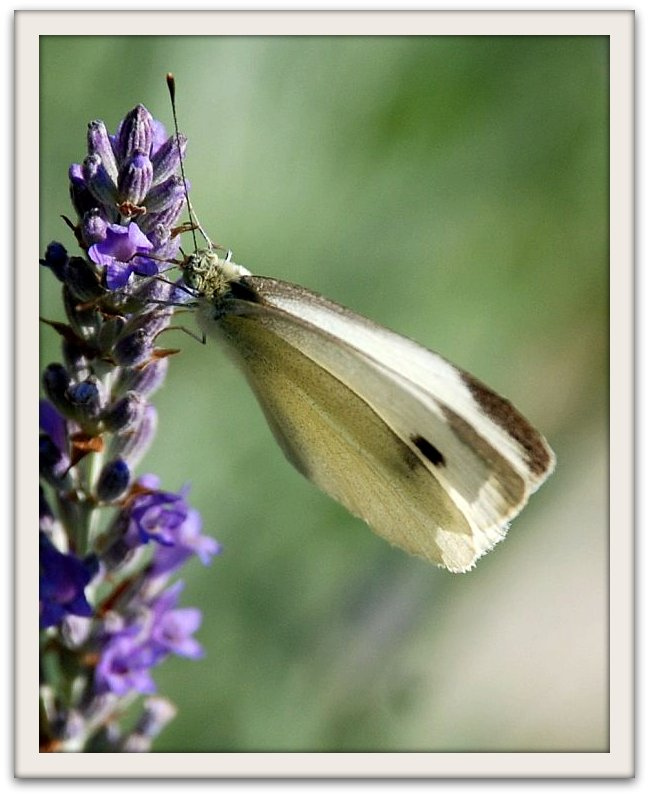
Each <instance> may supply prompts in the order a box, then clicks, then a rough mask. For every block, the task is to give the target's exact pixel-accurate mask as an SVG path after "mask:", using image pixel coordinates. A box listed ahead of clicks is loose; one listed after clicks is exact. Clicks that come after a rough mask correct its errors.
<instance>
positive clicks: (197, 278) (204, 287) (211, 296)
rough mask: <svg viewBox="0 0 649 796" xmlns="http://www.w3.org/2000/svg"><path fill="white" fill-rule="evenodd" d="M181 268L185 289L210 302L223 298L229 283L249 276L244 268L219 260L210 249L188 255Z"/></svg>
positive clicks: (228, 261) (248, 272)
mask: <svg viewBox="0 0 649 796" xmlns="http://www.w3.org/2000/svg"><path fill="white" fill-rule="evenodd" d="M181 267H182V272H183V280H184V282H185V284H186V285H187V287H188V288H190V290H192V291H193V292H194V293H195V294H196V295H197V296H199V297H200V298H206V299H208V300H210V301H214V300H215V299H219V298H220V297H221V296H223V295H224V294H225V293H226V292H227V290H228V288H229V285H230V283H231V282H235V281H236V280H238V279H240V278H241V277H242V276H250V271H248V270H247V269H246V268H244V267H243V266H241V265H237V264H236V263H233V262H231V261H230V260H227V259H226V260H224V259H221V258H220V257H219V256H218V255H217V254H216V252H215V251H214V250H212V249H204V250H202V251H196V252H194V253H193V254H190V255H189V256H188V257H187V258H186V260H185V262H184V263H183V265H182V266H181Z"/></svg>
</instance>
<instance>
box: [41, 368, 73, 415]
mask: <svg viewBox="0 0 649 796" xmlns="http://www.w3.org/2000/svg"><path fill="white" fill-rule="evenodd" d="M70 382H71V379H70V374H69V373H68V371H67V370H66V368H65V367H64V366H63V365H61V364H60V363H59V362H52V363H51V364H50V365H48V366H47V367H46V368H45V370H44V371H43V389H44V390H45V394H46V395H47V397H48V398H49V399H50V401H51V402H52V403H53V404H54V406H56V408H57V409H60V410H61V411H62V412H63V413H64V414H66V413H67V412H69V411H70V402H69V400H68V395H67V391H68V387H69V386H70Z"/></svg>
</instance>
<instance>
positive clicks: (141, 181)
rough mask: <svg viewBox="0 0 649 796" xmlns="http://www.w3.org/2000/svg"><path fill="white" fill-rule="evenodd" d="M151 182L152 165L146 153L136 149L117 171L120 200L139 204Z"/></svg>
mask: <svg viewBox="0 0 649 796" xmlns="http://www.w3.org/2000/svg"><path fill="white" fill-rule="evenodd" d="M152 182H153V166H152V165H151V161H150V160H149V157H148V155H146V154H145V153H144V152H141V151H139V150H136V151H135V152H134V153H133V155H132V156H131V157H130V158H129V159H128V160H127V161H126V162H125V163H124V165H123V166H122V168H121V169H120V173H119V183H118V186H119V196H120V199H121V200H122V201H125V202H131V203H132V204H134V205H140V204H141V203H142V201H143V200H144V197H145V196H146V195H147V193H148V191H149V188H150V187H151V183H152Z"/></svg>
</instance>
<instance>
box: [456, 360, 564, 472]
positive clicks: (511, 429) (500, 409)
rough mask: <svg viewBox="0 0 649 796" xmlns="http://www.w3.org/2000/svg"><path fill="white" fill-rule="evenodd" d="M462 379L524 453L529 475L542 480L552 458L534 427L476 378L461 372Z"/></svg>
mask: <svg viewBox="0 0 649 796" xmlns="http://www.w3.org/2000/svg"><path fill="white" fill-rule="evenodd" d="M462 379H463V380H464V383H465V384H466V385H467V387H468V388H469V390H470V391H471V395H472V396H473V398H474V399H475V400H476V401H477V402H478V404H480V407H481V408H482V409H483V410H484V412H485V414H486V415H488V417H490V418H491V420H493V421H494V423H497V424H498V425H499V426H500V427H501V428H502V429H504V430H505V431H506V432H507V433H508V434H510V435H511V436H512V437H513V438H514V439H515V440H516V442H518V444H519V445H520V446H521V447H522V448H523V449H524V450H525V452H526V454H527V456H526V460H527V465H528V466H529V468H530V471H531V472H532V473H534V475H537V476H541V475H543V474H544V473H547V472H548V471H549V470H551V469H552V466H553V463H554V457H553V455H552V452H551V450H550V448H549V447H548V444H547V442H546V441H545V440H544V439H543V437H542V436H541V434H540V433H539V432H538V431H537V430H536V429H535V428H534V426H532V425H531V424H530V423H529V422H528V421H527V420H526V419H525V418H524V417H523V415H522V414H521V413H520V412H519V411H518V410H517V409H515V408H514V407H513V406H512V404H511V403H510V402H509V401H508V400H507V399H506V398H502V397H501V396H500V395H497V394H496V393H495V392H493V391H492V390H490V389H489V387H487V386H486V385H485V384H483V383H482V382H481V381H480V380H479V379H476V378H475V376H472V375H471V374H470V373H466V372H465V371H463V372H462Z"/></svg>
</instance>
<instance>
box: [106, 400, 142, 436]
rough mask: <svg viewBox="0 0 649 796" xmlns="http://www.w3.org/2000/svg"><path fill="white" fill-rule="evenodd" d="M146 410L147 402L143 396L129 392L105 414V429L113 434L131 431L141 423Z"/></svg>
mask: <svg viewBox="0 0 649 796" xmlns="http://www.w3.org/2000/svg"><path fill="white" fill-rule="evenodd" d="M145 408H146V400H145V399H144V398H143V397H142V396H141V395H138V393H136V392H133V391H130V392H127V393H126V395H125V396H124V397H123V398H120V399H119V400H118V401H115V403H113V404H111V406H109V407H108V409H107V410H106V412H105V413H104V416H103V422H104V427H105V428H106V430H107V431H113V432H120V433H121V432H124V431H130V430H131V429H133V428H135V427H136V426H137V425H138V424H139V423H140V422H141V420H142V415H143V414H144V410H145Z"/></svg>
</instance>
